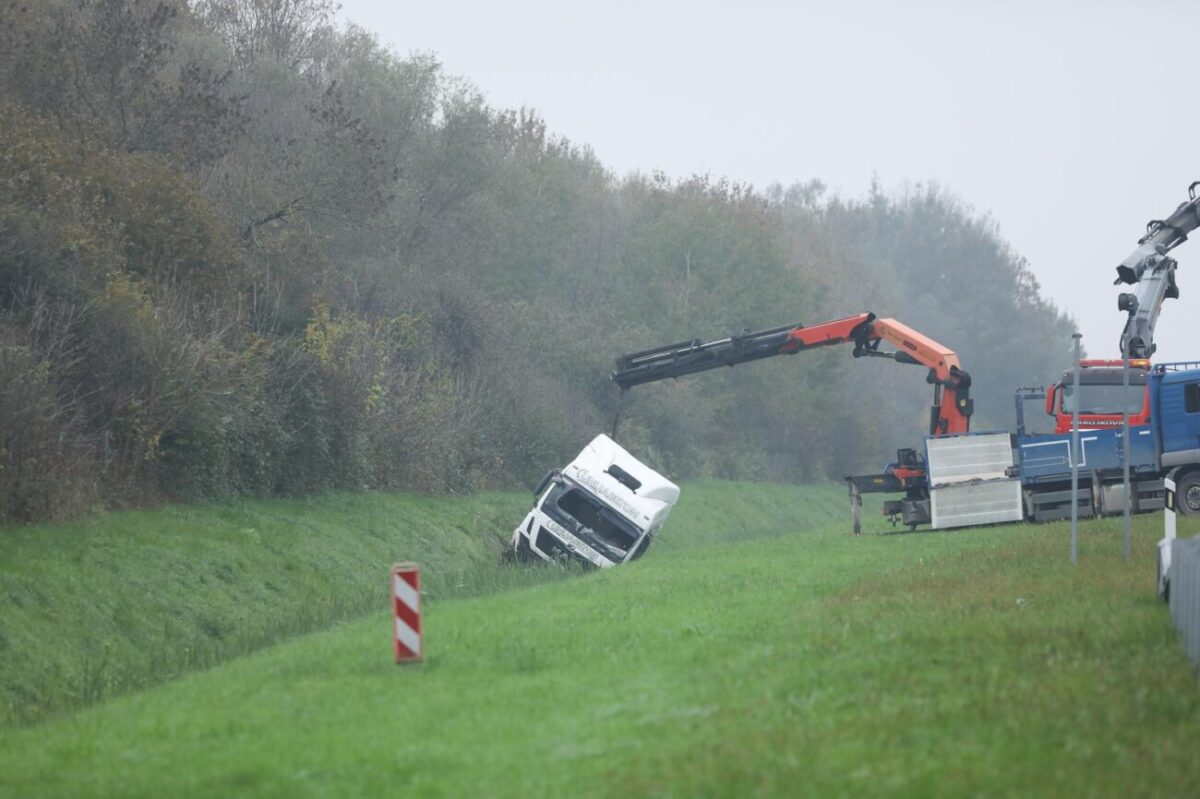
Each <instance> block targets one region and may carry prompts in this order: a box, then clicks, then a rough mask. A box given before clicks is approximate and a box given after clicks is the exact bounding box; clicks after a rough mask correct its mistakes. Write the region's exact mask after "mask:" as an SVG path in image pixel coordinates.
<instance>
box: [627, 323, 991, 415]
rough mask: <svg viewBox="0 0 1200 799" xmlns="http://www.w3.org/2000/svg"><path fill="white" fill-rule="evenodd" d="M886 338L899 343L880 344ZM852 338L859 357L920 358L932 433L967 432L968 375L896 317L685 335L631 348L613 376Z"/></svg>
mask: <svg viewBox="0 0 1200 799" xmlns="http://www.w3.org/2000/svg"><path fill="white" fill-rule="evenodd" d="M882 341H887V342H888V343H889V344H891V345H892V346H894V347H895V348H896V349H895V351H894V352H891V351H886V350H880V349H879V345H880V343H881V342H882ZM847 343H849V344H853V345H854V351H853V355H854V357H856V358H862V357H878V358H891V359H893V360H895V361H897V362H898V363H910V364H919V365H923V366H925V367H927V368H928V369H929V374H928V376H927V378H926V380H927V381H928V382H929V383H931V384H932V385H933V406H932V407H931V409H930V424H929V427H930V434H932V435H944V434H954V433H966V432H967V431H968V430H969V429H970V418H971V414H972V412H973V411H974V402H973V400H971V398H970V386H971V378H970V375H968V374H967V372H966V371H964V370H963V369H962V367H961V365H960V364H959V361H958V356H957V355H956V354H955V353H954V352H953V351H952V350H950V349H949V348H947V347H945V346H943V345H941V344H939V343H937V342H936V341H934V340H933V339H931V338H929V337H927V336H925V335H923V334H921V333H918V332H917V331H915V330H913V329H912V328H910V327H908V326H907V325H905V324H903V323H901V322H898V321H896V320H895V319H878V318H876V316H875V314H873V313H861V314H855V315H854V316H847V317H845V318H842V319H835V320H833V321H830V322H824V323H822V324H819V325H811V326H807V327H806V326H805V325H802V324H794V325H786V326H784V327H775V328H771V329H768V330H760V331H754V332H751V331H749V330H744V331H742V332H741V333H737V334H734V335H732V336H729V337H727V338H722V339H717V340H715V341H710V342H702V341H700V340H699V339H692V340H690V341H681V342H677V343H675V344H667V345H665V346H662V347H654V348H652V349H648V350H641V351H639V352H633V353H629V354H628V355H622V356H621V357H620V358H617V361H616V370H615V371H614V372H613V374H612V379H613V381H614V382H615V383H616V384H617V385H618V386H620V387H621V390H622V391H624V390H626V389H629V388H632V387H633V386H638V385H642V384H645V383H653V382H656V381H658V380H666V379H668V378H678V377H683V376H685V375H690V374H696V373H697V372H706V371H708V370H710V369H717V368H719V367H722V366H736V365H738V364H742V363H749V362H751V361H758V360H762V359H764V358H770V357H773V356H775V355H793V354H795V353H797V352H801V351H803V350H810V349H814V348H816V347H826V346H830V345H833V344H847Z"/></svg>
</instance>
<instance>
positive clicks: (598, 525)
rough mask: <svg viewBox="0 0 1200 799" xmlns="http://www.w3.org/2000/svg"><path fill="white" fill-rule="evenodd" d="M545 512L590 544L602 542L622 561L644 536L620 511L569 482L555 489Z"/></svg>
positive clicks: (545, 506) (604, 547) (544, 503)
mask: <svg viewBox="0 0 1200 799" xmlns="http://www.w3.org/2000/svg"><path fill="white" fill-rule="evenodd" d="M542 510H543V511H545V513H546V515H547V516H549V517H550V518H552V519H554V521H556V522H558V523H559V524H561V525H562V526H563V527H566V528H567V529H568V530H570V531H571V532H572V533H575V534H576V535H578V536H579V537H580V538H583V539H584V540H585V541H587V542H588V543H599V544H600V545H601V548H602V549H607V550H609V553H608V554H610V555H615V556H616V558H617V559H618V560H620V559H622V558H624V557H625V553H626V552H628V551H629V548H630V547H631V546H633V543H634V542H635V541H637V539H638V536H640V535H641V533H640V532H639V531H638V530H637V529H636V528H635V527H634V526H633V525H632V524H630V523H629V522H627V521H626V520H625V519H624V518H623V517H621V516H620V515H619V514H618V513H617V512H616V511H614V510H612V509H611V508H609V507H607V506H605V505H604V504H603V503H601V502H600V501H598V500H597V499H596V498H595V497H593V496H592V495H591V494H589V493H587V492H586V491H584V490H582V489H580V488H576V487H574V486H571V485H568V484H566V483H559V484H557V485H556V486H554V488H553V489H552V490H551V491H550V494H549V496H547V497H546V501H545V502H543V503H542Z"/></svg>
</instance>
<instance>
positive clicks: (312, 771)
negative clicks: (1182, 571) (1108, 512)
mask: <svg viewBox="0 0 1200 799" xmlns="http://www.w3.org/2000/svg"><path fill="white" fill-rule="evenodd" d="M753 490H754V491H757V490H758V489H753ZM764 490H766V489H764ZM699 493H701V492H694V494H693V496H695V495H698V494H699ZM781 496H785V495H781ZM830 510H831V512H832V513H833V514H834V516H835V517H836V516H837V515H838V511H840V510H841V503H840V502H838V503H837V504H836V506H831V509H830ZM676 521H677V522H678V521H679V520H676ZM705 521H707V520H706V519H704V518H703V515H699V516H697V515H693V516H691V517H690V518H688V519H687V523H686V524H678V523H677V524H676V525H675V526H674V528H673V531H672V532H673V533H674V534H675V536H674V537H673V539H672V540H673V541H675V542H676V544H675V545H672V546H664V547H663V548H662V549H661V550H660V551H658V552H657V554H656V555H655V556H654V557H647V558H646V559H644V560H642V561H640V562H638V563H636V564H633V565H631V566H627V567H624V568H622V569H619V570H613V571H610V572H604V573H597V574H590V575H586V576H583V577H580V578H578V579H575V580H571V581H569V582H559V583H557V584H552V585H540V586H534V587H530V588H528V589H526V590H520V591H510V592H505V593H502V594H498V595H493V596H486V597H476V598H470V599H461V600H453V601H447V602H436V603H432V604H431V606H430V608H429V610H428V613H427V618H426V623H427V649H428V652H429V659H428V661H427V662H426V663H424V664H422V665H419V666H412V667H396V666H395V665H393V664H392V663H391V662H390V652H389V649H388V645H387V629H388V621H387V618H386V616H385V615H384V614H382V613H380V614H375V615H373V616H372V617H371V618H368V619H363V620H361V621H358V622H355V623H351V624H346V625H344V626H340V627H338V628H337V629H334V630H331V631H329V632H325V633H322V634H318V635H312V636H306V637H303V638H300V639H298V640H295V641H291V642H288V643H286V644H283V645H281V646H278V647H274V648H272V649H270V650H269V651H265V652H260V653H258V654H255V655H253V656H250V657H246V658H242V659H239V660H237V661H235V662H232V663H229V664H226V665H224V666H221V667H219V668H216V669H212V670H210V671H208V672H206V673H201V674H193V675H190V676H188V677H186V678H184V679H182V680H179V681H177V682H175V683H173V684H170V685H164V686H160V687H158V688H155V689H152V690H148V691H144V692H141V693H138V694H136V695H133V696H127V697H122V698H120V699H116V700H114V701H111V702H108V703H106V704H104V705H102V706H99V707H93V708H90V709H87V710H84V711H82V712H79V713H77V714H74V715H72V716H68V717H64V718H58V719H53V720H50V721H48V722H46V723H43V724H40V725H37V726H35V727H32V728H29V729H24V730H9V731H8V732H7V733H4V734H3V735H0V793H4V792H6V790H7V792H9V793H11V794H12V795H27V796H32V795H64V796H65V795H70V796H77V795H78V796H86V795H102V794H120V795H127V796H161V795H180V794H201V795H213V796H217V795H228V794H229V793H233V792H237V793H240V794H245V795H260V796H297V795H328V796H334V795H391V794H396V793H399V792H403V793H406V794H407V793H412V794H413V795H418V794H419V795H422V796H439V795H445V796H480V795H508V796H527V795H555V796H561V795H630V794H631V793H632V794H634V795H640V794H647V793H649V794H656V795H675V796H696V795H723V796H732V795H748V794H753V793H760V794H765V795H779V796H795V795H803V794H807V795H830V794H832V795H844V794H868V795H877V794H893V795H896V794H899V795H911V796H936V795H968V794H970V795H977V794H983V795H1020V796H1025V795H1058V796H1082V795H1089V796H1091V795H1098V796H1128V795H1144V796H1195V795H1200V759H1197V757H1196V755H1195V741H1196V739H1197V737H1198V736H1200V691H1198V690H1197V685H1196V679H1195V675H1194V672H1193V670H1192V668H1191V667H1190V666H1189V664H1188V663H1187V662H1186V659H1185V658H1184V656H1183V653H1182V650H1181V647H1180V645H1179V642H1178V640H1177V637H1176V636H1175V634H1174V631H1173V630H1172V629H1171V627H1170V625H1169V622H1168V620H1167V614H1166V612H1165V609H1164V608H1163V607H1162V606H1161V604H1160V603H1158V602H1157V600H1156V599H1155V597H1154V593H1153V577H1154V566H1153V559H1152V553H1153V542H1154V541H1155V540H1156V539H1157V538H1158V537H1159V536H1160V530H1161V517H1160V516H1158V515H1154V516H1148V517H1143V518H1141V519H1139V520H1138V522H1137V527H1136V531H1135V532H1136V535H1135V548H1134V557H1133V559H1132V561H1130V562H1127V561H1125V560H1124V559H1123V558H1122V557H1121V556H1120V520H1119V519H1118V520H1109V521H1102V522H1090V523H1087V524H1085V525H1084V526H1083V529H1082V542H1081V560H1080V563H1079V565H1078V566H1075V567H1072V566H1071V565H1070V563H1069V562H1068V559H1067V537H1068V529H1067V526H1066V525H1064V524H1056V525H1047V526H1016V527H1001V528H991V529H985V530H970V531H962V532H957V533H952V534H917V535H904V536H873V535H868V536H864V537H863V538H861V539H854V538H852V537H850V536H847V535H845V534H844V532H842V531H841V529H842V528H843V527H844V525H843V524H840V523H839V522H838V521H833V522H832V525H831V524H829V523H826V526H825V527H826V529H825V532H818V533H814V534H808V535H792V536H787V537H780V538H774V539H769V540H749V541H744V542H740V543H734V544H728V543H726V544H720V543H711V544H702V545H698V546H686V545H684V542H687V541H688V540H689V534H690V533H691V530H690V529H688V528H690V526H691V525H692V524H693V523H697V522H705ZM714 521H716V522H717V526H718V528H719V525H720V520H714ZM873 527H874V525H873ZM700 537H703V536H700V535H697V536H696V538H700Z"/></svg>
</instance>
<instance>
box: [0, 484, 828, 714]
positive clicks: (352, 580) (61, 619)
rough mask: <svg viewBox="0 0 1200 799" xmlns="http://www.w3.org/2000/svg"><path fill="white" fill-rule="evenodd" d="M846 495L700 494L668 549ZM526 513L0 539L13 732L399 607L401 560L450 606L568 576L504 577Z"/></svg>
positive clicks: (824, 517)
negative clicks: (505, 549)
mask: <svg viewBox="0 0 1200 799" xmlns="http://www.w3.org/2000/svg"><path fill="white" fill-rule="evenodd" d="M839 492H840V489H838V488H836V487H833V486H818V487H803V488H796V487H790V488H789V487H784V486H753V487H748V486H741V485H739V484H736V483H718V482H709V483H697V484H692V485H688V486H685V488H684V501H683V502H682V503H681V505H680V507H679V508H678V510H677V514H678V515H677V517H676V518H674V519H673V520H672V521H671V522H670V523H668V525H667V527H666V528H665V532H664V535H663V541H662V543H661V544H660V546H661V548H662V549H663V550H667V549H670V548H671V547H674V546H679V545H681V544H682V545H685V546H690V545H694V544H697V543H699V542H701V541H710V542H711V541H715V540H718V539H720V538H721V537H723V536H754V535H767V534H769V533H771V532H773V531H776V532H778V531H782V530H789V529H800V528H805V527H808V528H811V527H812V526H813V525H819V524H824V523H826V522H827V521H828V519H829V514H830V513H839V512H841V511H842V506H841V505H840V504H837V503H836V502H833V503H830V502H829V501H828V500H829V499H830V498H838V494H839ZM528 508H529V496H528V495H527V494H520V493H514V494H499V493H496V494H481V495H476V496H472V497H461V498H450V497H427V496H394V495H385V494H347V495H336V496H326V497H318V498H313V499H300V500H271V501H254V502H250V501H247V502H238V503H230V504H225V505H209V506H176V507H168V508H164V509H162V510H156V511H136V512H128V513H114V514H111V515H107V516H101V517H96V518H93V519H89V520H86V521H83V522H79V523H74V524H64V525H42V526H37V527H10V528H4V529H0V727H3V726H5V725H9V724H14V723H16V724H20V723H26V722H29V721H32V720H36V719H38V718H41V717H44V716H45V715H46V714H47V713H50V712H53V711H57V710H63V709H69V708H75V707H80V706H82V705H85V704H88V703H91V702H95V701H97V700H99V699H102V698H104V697H108V696H112V695H116V694H120V693H124V692H127V691H130V690H135V689H139V688H144V687H147V686H149V685H154V684H157V683H161V682H164V681H166V680H168V679H171V678H173V677H176V676H179V675H181V674H183V673H186V672H189V671H192V670H195V669H198V668H206V667H210V666H213V665H215V664H217V663H220V662H223V661H225V660H227V659H229V658H231V657H234V656H238V655H244V654H247V653H249V652H252V651H255V650H257V649H261V648H262V647H264V646H267V645H269V644H272V643H277V642H279V641H282V640H285V639H287V638H289V637H292V636H295V635H298V634H301V633H306V632H312V631H316V630H320V629H325V628H327V627H329V626H330V625H331V624H334V623H336V622H340V621H345V620H347V619H352V618H355V617H359V616H362V615H363V614H365V613H369V612H370V611H372V610H373V609H378V608H381V607H386V602H387V569H388V567H389V566H390V564H391V563H392V562H393V561H396V560H416V561H419V562H420V563H421V565H422V567H423V570H424V584H423V587H424V589H425V591H426V593H427V594H428V597H429V598H430V599H433V600H435V601H437V600H440V599H443V598H447V597H451V596H455V597H463V596H470V595H477V594H483V593H494V592H496V591H498V590H501V589H504V588H508V587H515V586H520V585H529V584H532V583H535V582H544V581H546V580H553V579H558V578H561V577H563V576H565V575H564V574H563V572H562V571H561V570H547V569H539V570H532V571H531V570H528V569H512V568H502V567H501V566H500V564H499V561H498V554H499V552H500V550H501V548H502V546H503V544H504V543H505V542H506V540H507V537H508V536H509V535H510V534H511V531H512V528H513V527H514V526H516V524H517V523H518V522H519V521H520V520H521V518H522V517H523V516H524V514H525V513H526V511H527V510H528ZM802 516H803V517H805V518H798V517H802ZM684 538H687V539H688V540H687V541H683V540H681V539H684Z"/></svg>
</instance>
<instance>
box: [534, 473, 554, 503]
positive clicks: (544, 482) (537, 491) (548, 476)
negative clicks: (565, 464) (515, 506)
mask: <svg viewBox="0 0 1200 799" xmlns="http://www.w3.org/2000/svg"><path fill="white" fill-rule="evenodd" d="M558 475H559V471H558V469H551V470H550V471H548V472H546V473H545V474H544V475H542V479H541V480H538V482H537V485H536V486H534V487H533V495H534V496H535V497H540V496H541V495H542V492H543V491H545V490H546V486H548V485H550V481H551V480H553V479H554V478H555V477H558Z"/></svg>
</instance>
